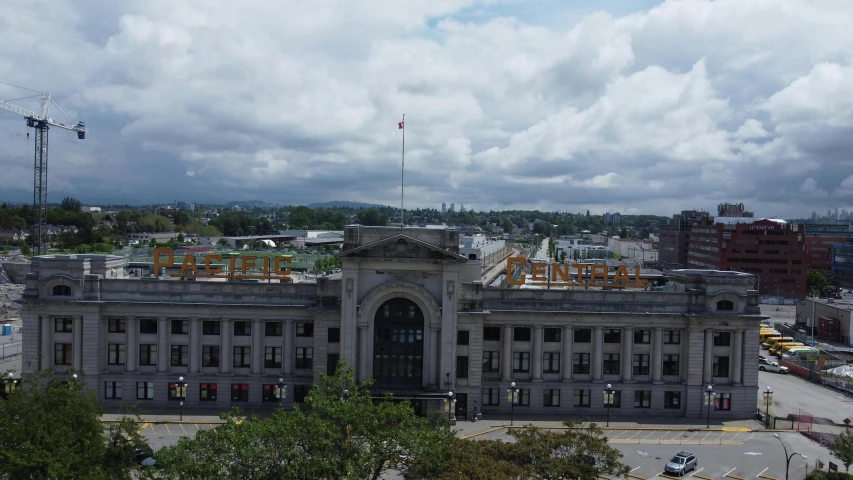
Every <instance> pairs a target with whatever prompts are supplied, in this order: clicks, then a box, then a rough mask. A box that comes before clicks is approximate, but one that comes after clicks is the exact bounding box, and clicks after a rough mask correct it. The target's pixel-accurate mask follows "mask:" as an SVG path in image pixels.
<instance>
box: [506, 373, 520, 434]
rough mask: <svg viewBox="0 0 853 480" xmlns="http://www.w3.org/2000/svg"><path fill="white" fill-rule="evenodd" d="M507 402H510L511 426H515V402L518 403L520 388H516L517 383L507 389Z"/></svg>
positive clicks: (512, 383) (511, 384)
mask: <svg viewBox="0 0 853 480" xmlns="http://www.w3.org/2000/svg"><path fill="white" fill-rule="evenodd" d="M506 394H507V400H509V426H510V427H511V426H513V423H514V422H515V402H517V401H518V388H516V387H515V382H511V383H510V384H509V388H507V389H506Z"/></svg>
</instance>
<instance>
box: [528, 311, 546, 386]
mask: <svg viewBox="0 0 853 480" xmlns="http://www.w3.org/2000/svg"><path fill="white" fill-rule="evenodd" d="M543 342H544V332H543V330H542V325H536V326H535V327H533V353H531V355H532V356H533V381H534V382H541V381H542V343H543Z"/></svg>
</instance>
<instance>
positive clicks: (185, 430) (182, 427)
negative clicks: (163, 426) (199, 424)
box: [178, 423, 187, 435]
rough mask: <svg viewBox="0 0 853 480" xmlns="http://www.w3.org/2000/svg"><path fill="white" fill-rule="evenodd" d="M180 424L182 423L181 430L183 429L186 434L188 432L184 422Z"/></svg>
mask: <svg viewBox="0 0 853 480" xmlns="http://www.w3.org/2000/svg"><path fill="white" fill-rule="evenodd" d="M178 425H180V426H181V430H183V431H184V435H186V434H187V429H186V428H184V424H183V423H179V424H178Z"/></svg>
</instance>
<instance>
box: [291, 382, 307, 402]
mask: <svg viewBox="0 0 853 480" xmlns="http://www.w3.org/2000/svg"><path fill="white" fill-rule="evenodd" d="M310 391H311V385H294V386H293V401H294V402H296V403H305V397H307V396H308V392H310Z"/></svg>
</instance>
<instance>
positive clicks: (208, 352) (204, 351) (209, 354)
mask: <svg viewBox="0 0 853 480" xmlns="http://www.w3.org/2000/svg"><path fill="white" fill-rule="evenodd" d="M201 366H202V367H218V366H219V345H204V346H203V347H201Z"/></svg>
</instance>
